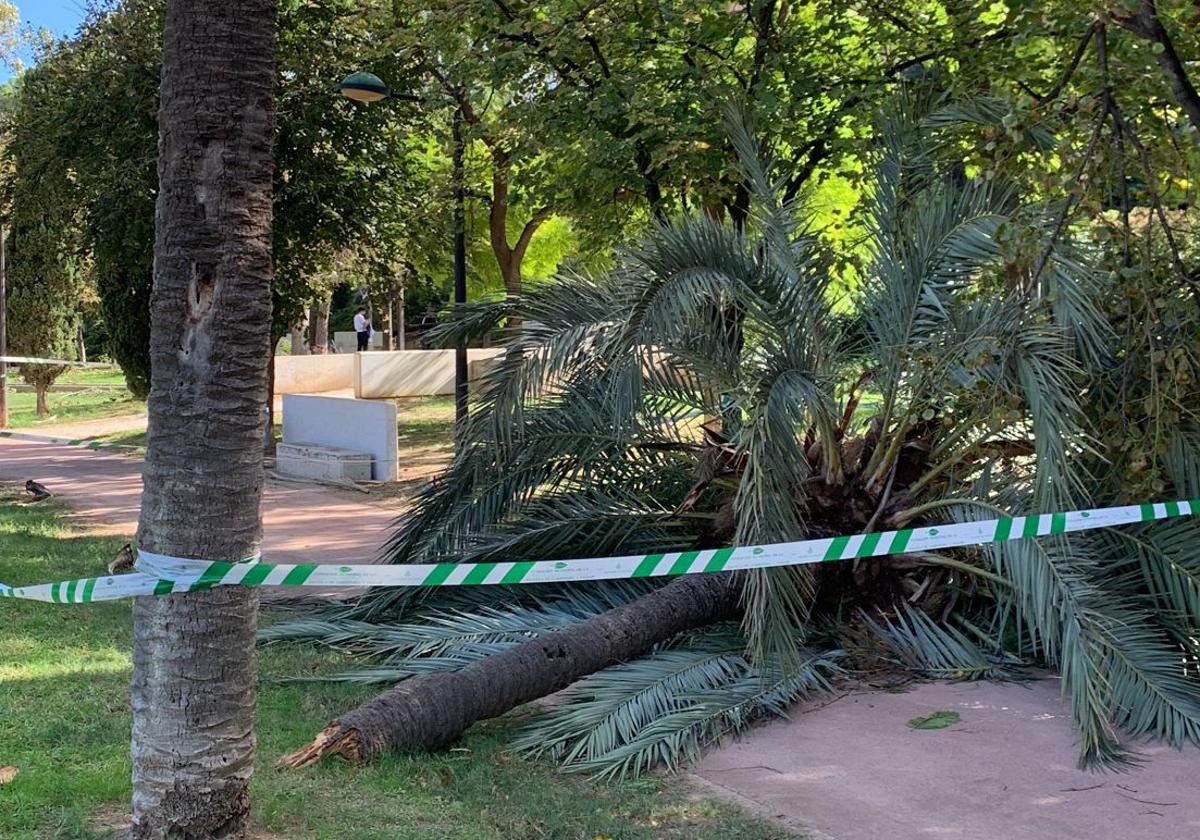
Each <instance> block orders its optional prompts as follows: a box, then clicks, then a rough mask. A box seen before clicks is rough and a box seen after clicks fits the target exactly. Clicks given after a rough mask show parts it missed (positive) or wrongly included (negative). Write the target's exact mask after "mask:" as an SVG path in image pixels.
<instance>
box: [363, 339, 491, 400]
mask: <svg viewBox="0 0 1200 840" xmlns="http://www.w3.org/2000/svg"><path fill="white" fill-rule="evenodd" d="M503 355H504V351H503V350H502V349H500V348H491V347H485V348H478V349H470V350H467V365H468V368H467V370H468V376H470V377H471V378H476V377H478V376H479V375H481V374H482V372H483V369H484V368H485V367H486V365H487V364H488V363H494V362H493V360H495V359H496V358H498V357H499V356H503ZM354 365H355V369H354V396H356V397H358V398H360V399H386V398H388V397H426V396H432V395H434V394H447V395H448V394H453V393H454V351H453V350H394V351H390V352H384V353H371V352H367V353H355V354H354Z"/></svg>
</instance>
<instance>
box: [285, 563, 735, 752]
mask: <svg viewBox="0 0 1200 840" xmlns="http://www.w3.org/2000/svg"><path fill="white" fill-rule="evenodd" d="M737 600H738V587H737V586H736V585H735V584H734V578H733V576H732V575H726V574H722V575H689V576H687V577H683V578H679V579H678V580H675V581H672V582H671V583H669V584H667V585H666V586H664V587H663V588H661V589H657V590H655V591H654V592H651V593H649V594H648V595H644V596H642V597H641V598H639V599H638V600H636V601H633V602H632V603H629V604H625V605H624V606H621V607H617V608H615V609H612V610H609V611H608V612H606V613H603V614H602V615H598V616H596V617H595V618H590V619H588V620H586V621H582V622H580V623H579V624H576V625H573V626H571V627H566V628H564V629H562V630H557V631H555V632H553V633H548V634H546V635H545V636H541V637H538V638H535V639H530V640H529V641H527V642H522V643H520V644H517V645H515V646H513V647H511V648H509V649H508V650H505V651H503V652H501V653H498V654H495V655H493V656H489V657H488V658H486V659H482V660H479V661H478V662H472V663H471V664H470V665H467V666H466V667H464V668H462V669H461V670H458V671H454V672H446V673H438V674H430V675H427V676H420V677H413V678H410V679H407V680H405V681H403V682H401V683H400V684H399V685H397V686H395V687H394V688H392V689H390V690H388V691H387V692H385V693H383V694H381V695H380V696H378V697H376V698H374V699H372V700H369V701H368V702H366V703H364V704H363V705H361V706H359V707H358V708H357V709H354V710H353V711H350V712H347V713H346V714H344V715H342V716H341V717H339V718H338V719H337V720H335V721H334V722H333V723H331V724H330V725H329V726H327V727H325V728H324V729H323V730H321V732H320V733H319V734H318V735H317V737H316V738H315V739H314V740H313V742H312V743H311V744H308V745H307V746H305V747H304V748H302V749H300V750H297V751H296V752H294V753H291V754H290V755H286V756H284V757H283V758H282V759H280V762H279V764H280V765H281V766H285V767H307V766H309V765H311V764H315V763H316V762H318V761H320V760H321V759H322V758H325V757H326V756H331V755H340V756H341V757H342V758H344V759H346V760H347V761H350V762H352V763H354V764H362V763H365V762H368V761H371V760H372V759H374V758H376V757H378V756H379V755H381V754H382V753H384V752H387V751H389V750H395V751H402V752H403V751H416V750H435V749H438V748H440V747H444V746H446V745H447V744H450V743H452V742H453V741H454V740H456V739H457V738H458V737H459V736H460V735H462V734H463V733H464V732H465V731H466V730H467V729H468V728H469V727H470V726H471V725H472V724H474V723H475V722H476V721H479V720H484V719H486V718H492V717H497V716H498V715H502V714H504V713H505V712H507V711H509V710H510V709H514V708H516V707H517V706H520V705H522V704H523V703H528V702H531V701H533V700H537V699H539V698H541V697H545V696H546V695H548V694H553V693H554V692H556V691H560V690H561V689H563V688H566V687H567V686H568V685H570V684H571V683H573V682H575V681H576V680H578V679H580V678H581V677H585V676H587V675H588V674H591V673H594V672H596V671H598V670H600V669H601V668H605V667H607V666H609V665H612V664H614V663H616V662H622V661H625V660H628V659H632V658H634V657H636V656H639V655H640V654H642V653H644V652H645V651H647V650H649V649H650V648H651V647H653V646H654V645H655V644H657V643H659V642H661V641H664V640H666V639H669V638H671V637H672V636H674V635H676V634H677V633H681V632H683V631H685V630H691V629H693V628H696V627H702V626H704V625H707V624H711V623H712V622H714V621H717V620H719V619H721V618H724V617H725V616H727V615H728V614H729V613H730V612H732V611H733V610H734V609H735V608H736V606H737Z"/></svg>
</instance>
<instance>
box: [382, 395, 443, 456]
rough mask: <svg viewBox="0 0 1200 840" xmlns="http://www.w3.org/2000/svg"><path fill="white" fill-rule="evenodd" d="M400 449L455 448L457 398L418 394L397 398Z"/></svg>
mask: <svg viewBox="0 0 1200 840" xmlns="http://www.w3.org/2000/svg"><path fill="white" fill-rule="evenodd" d="M396 419H397V423H398V425H399V435H400V449H401V451H412V450H415V449H439V448H443V447H444V448H446V449H453V447H454V398H453V397H415V398H411V399H400V400H396Z"/></svg>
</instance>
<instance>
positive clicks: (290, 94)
mask: <svg viewBox="0 0 1200 840" xmlns="http://www.w3.org/2000/svg"><path fill="white" fill-rule="evenodd" d="M164 7H165V3H164V0H122V2H121V3H119V4H117V5H115V6H113V7H111V8H106V9H103V10H101V11H98V12H95V13H93V14H92V15H91V16H89V18H88V19H87V21H85V23H84V25H83V26H82V27H81V28H80V31H79V33H78V34H77V35H76V36H74V37H73V38H70V39H67V40H65V41H63V42H60V43H58V44H55V45H53V46H52V47H50V48H48V49H47V51H46V52H45V54H44V55H43V56H41V57H40V59H39V62H38V67H37V69H36V72H37V73H38V74H39V76H40V78H42V79H43V84H44V85H45V86H46V87H47V93H46V94H45V95H44V96H43V98H42V100H41V109H42V110H40V111H39V112H38V113H37V114H36V115H33V114H32V113H30V112H22V113H24V114H26V116H25V117H21V119H28V120H29V121H30V127H29V130H30V131H31V132H33V131H35V129H34V126H35V125H36V127H37V128H36V130H37V131H40V132H42V136H43V143H44V145H45V146H46V154H47V155H50V156H52V157H54V158H56V160H57V162H58V163H57V165H58V166H59V167H60V168H62V167H64V166H65V167H68V168H69V170H70V172H71V173H72V176H73V179H74V181H73V185H72V186H73V189H72V193H71V199H72V200H73V201H74V202H75V204H74V205H73V206H72V208H71V212H72V213H74V214H76V216H77V221H79V222H81V226H82V230H83V241H82V242H80V243H78V245H77V247H78V248H79V249H80V250H81V252H82V253H86V254H88V255H89V257H90V259H91V273H92V276H94V278H95V282H96V285H97V287H98V289H99V293H100V304H101V314H102V317H103V319H104V321H105V324H106V326H107V328H108V334H109V350H110V352H111V353H112V355H113V357H114V358H115V359H116V360H117V362H118V363H119V364H120V365H121V367H122V370H123V371H124V372H125V375H126V380H127V382H128V384H129V387H130V389H131V390H132V391H133V392H134V393H136V394H139V395H143V396H144V395H145V394H146V393H147V392H148V389H149V331H150V324H149V307H150V293H151V271H152V262H153V241H154V240H153V230H154V227H153V218H154V215H153V213H154V202H155V196H156V187H157V173H156V155H157V145H156V128H155V126H156V123H155V118H156V111H157V108H158V84H159V77H160V72H161V32H162V26H163V11H164ZM373 19H374V18H373V12H372V11H371V8H370V7H369V6H368V7H361V6H360V5H359V4H352V3H349V2H341V1H340V0H339V1H338V2H333V1H332V0H331V1H330V2H322V3H317V4H314V3H302V2H290V0H289V2H283V3H281V4H280V9H279V25H280V32H281V35H280V62H279V69H278V75H279V88H278V89H279V93H278V99H279V103H278V108H279V114H280V119H279V129H278V134H277V141H276V142H277V152H278V154H277V161H278V163H277V166H276V179H275V180H276V190H275V194H276V202H277V210H276V216H277V218H278V219H279V224H278V225H277V226H276V230H275V234H274V240H273V241H274V254H275V260H276V263H277V265H278V266H279V274H278V280H277V283H276V287H275V293H274V300H275V305H274V308H273V317H272V321H271V323H270V324H269V325H264V328H267V329H269V330H270V331H271V333H272V334H273V335H274V336H275V337H276V338H278V337H279V336H281V335H282V334H283V333H284V332H286V330H287V328H288V327H289V326H290V325H291V324H292V323H293V322H294V321H296V320H298V318H299V315H300V313H301V311H302V310H303V308H304V307H305V305H306V304H308V303H311V302H312V301H313V300H314V299H315V298H316V297H317V296H318V294H319V293H320V277H321V275H322V272H323V271H324V270H325V269H326V268H327V267H328V265H329V261H330V259H331V255H332V254H333V253H335V252H336V251H338V250H340V249H343V248H344V247H345V246H346V243H347V242H348V241H353V242H358V243H362V244H363V245H364V246H366V247H383V246H385V245H387V244H388V243H389V242H391V241H394V240H395V239H396V238H397V235H396V234H397V225H398V224H400V222H401V220H402V219H405V218H407V214H408V211H409V210H410V208H411V206H412V201H406V200H404V193H403V192H402V191H401V190H400V189H399V186H398V185H399V184H402V183H403V176H404V157H403V153H404V150H405V149H406V146H405V145H404V132H403V123H402V122H398V120H397V115H396V114H395V113H390V114H389V113H388V112H386V111H376V112H363V111H361V110H359V109H354V108H352V107H351V105H350V103H347V102H344V101H342V100H341V98H340V97H337V96H336V93H335V91H334V86H335V84H336V82H337V80H338V79H340V78H341V76H342V75H344V72H345V69H346V67H347V66H350V65H352V63H353V62H354V61H355V60H358V58H359V57H360V56H362V55H363V54H364V53H366V52H367V48H366V45H367V44H368V43H369V42H370V40H371V37H372V36H371V32H370V29H369V25H370V24H371V23H372V21H373ZM318 59H319V60H318ZM31 72H34V71H31ZM16 177H17V178H18V179H20V178H21V177H24V172H23V171H22V170H19V171H18V172H17V173H16ZM314 283H315V284H316V285H313V284H314Z"/></svg>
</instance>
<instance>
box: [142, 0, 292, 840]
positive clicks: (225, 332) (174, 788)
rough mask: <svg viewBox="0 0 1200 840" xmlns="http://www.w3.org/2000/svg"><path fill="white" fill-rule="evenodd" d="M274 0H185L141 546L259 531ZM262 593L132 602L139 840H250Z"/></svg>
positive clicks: (217, 543)
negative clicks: (257, 626) (257, 625)
mask: <svg viewBox="0 0 1200 840" xmlns="http://www.w3.org/2000/svg"><path fill="white" fill-rule="evenodd" d="M275 19H276V8H275V0H169V2H168V4H167V14H166V22H165V26H164V31H163V67H162V83H161V85H162V86H161V97H160V106H159V117H158V123H159V191H158V199H157V205H156V211H155V244H154V292H153V295H152V297H151V301H150V313H151V332H150V361H151V387H150V397H149V400H148V409H149V415H150V419H149V422H150V425H149V444H148V447H147V451H146V462H145V467H144V471H143V476H142V478H143V484H144V492H143V495H142V509H141V517H140V520H139V523H138V537H137V540H138V545H139V546H140V547H141V548H143V549H145V550H147V551H151V552H155V553H159V554H165V555H170V556H177V557H190V558H200V559H205V560H229V561H233V560H239V559H241V558H244V557H248V556H251V555H253V554H255V553H256V552H257V550H258V546H259V543H260V539H261V531H262V529H261V525H260V519H259V501H260V498H261V495H262V483H263V471H262V440H263V410H262V408H263V404H264V402H265V401H266V399H267V393H266V392H267V365H268V362H269V359H270V350H271V347H270V342H271V337H272V336H271V331H270V330H269V329H267V328H266V327H265V325H268V324H270V323H271V274H272V267H271V176H272V172H271V167H272V163H271V144H272V140H273V132H274V99H273V86H274V79H275V67H274V59H273V52H274V37H275V35H274V32H275ZM257 613H258V596H257V592H256V590H254V589H252V588H243V587H237V586H228V587H218V588H216V589H211V590H208V591H202V592H195V593H189V594H180V595H168V596H163V597H154V596H145V597H141V598H138V599H137V601H136V602H135V604H134V609H133V621H134V650H133V687H132V688H133V698H132V699H133V740H132V749H131V753H132V759H133V828H132V837H133V838H135V840H159V838H180V839H181V840H182V838H195V840H199V838H218V837H219V838H231V839H232V838H241V837H244V836H245V834H246V830H247V823H248V818H249V782H250V776H251V773H252V771H253V767H254V746H255V739H254V699H255V680H256V667H255V660H254V634H255V623H256V618H257Z"/></svg>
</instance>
